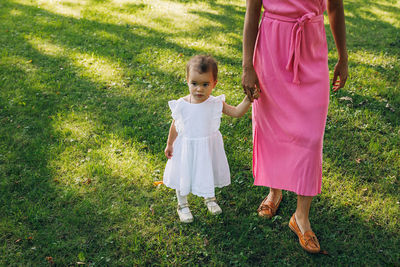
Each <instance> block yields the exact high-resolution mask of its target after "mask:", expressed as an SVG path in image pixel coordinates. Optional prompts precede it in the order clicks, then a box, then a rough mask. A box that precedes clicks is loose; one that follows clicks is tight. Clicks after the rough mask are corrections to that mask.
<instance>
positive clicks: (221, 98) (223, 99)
mask: <svg viewBox="0 0 400 267" xmlns="http://www.w3.org/2000/svg"><path fill="white" fill-rule="evenodd" d="M215 99H216V100H217V101H218V102H222V101H225V95H219V96H216V97H215Z"/></svg>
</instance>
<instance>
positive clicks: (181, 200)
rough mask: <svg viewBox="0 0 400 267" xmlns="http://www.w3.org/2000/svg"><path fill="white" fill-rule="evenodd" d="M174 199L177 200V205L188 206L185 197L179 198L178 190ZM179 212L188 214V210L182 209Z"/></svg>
mask: <svg viewBox="0 0 400 267" xmlns="http://www.w3.org/2000/svg"><path fill="white" fill-rule="evenodd" d="M176 198H177V199H178V205H183V204H188V200H187V195H186V196H181V192H180V191H179V190H176ZM181 211H182V212H183V213H188V212H190V209H189V208H183V209H182V210H181Z"/></svg>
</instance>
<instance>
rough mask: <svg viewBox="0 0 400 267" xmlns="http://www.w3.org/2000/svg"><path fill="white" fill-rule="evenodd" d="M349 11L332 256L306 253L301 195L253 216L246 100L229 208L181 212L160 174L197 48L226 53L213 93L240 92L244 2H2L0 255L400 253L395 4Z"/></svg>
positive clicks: (130, 261)
mask: <svg viewBox="0 0 400 267" xmlns="http://www.w3.org/2000/svg"><path fill="white" fill-rule="evenodd" d="M345 12H346V23H347V39H348V50H349V71H350V77H349V80H348V82H347V84H346V87H345V88H344V89H342V90H341V91H339V92H337V93H332V94H331V97H330V108H329V114H328V120H327V127H326V133H325V141H324V142H325V146H324V165H323V168H324V172H323V185H322V187H323V188H322V194H321V195H319V196H318V197H316V198H315V199H314V201H313V205H312V208H311V222H312V227H313V230H314V231H315V232H316V234H317V236H318V238H319V240H320V243H321V246H322V249H323V250H324V251H326V254H327V255H324V254H318V255H310V254H308V253H306V252H304V251H303V250H301V248H300V246H299V245H298V240H297V238H296V236H295V235H294V234H293V233H292V232H291V231H290V229H289V228H288V226H287V225H288V222H289V219H290V216H291V215H292V213H293V212H294V210H295V207H296V196H295V194H293V193H290V192H284V198H283V201H282V204H281V208H280V209H279V211H278V216H276V217H275V218H273V219H272V220H265V219H262V218H259V217H258V216H257V213H256V209H257V207H258V204H259V203H260V201H261V200H262V199H263V198H264V196H265V195H266V194H267V192H268V190H267V189H266V188H262V187H255V186H253V185H252V182H253V178H252V173H251V164H252V163H251V153H252V139H251V116H250V112H249V113H248V114H246V115H245V116H244V117H243V118H241V119H233V118H229V117H223V119H222V124H221V132H222V134H223V137H224V142H225V149H226V152H227V156H228V161H229V163H230V168H231V173H232V185H230V186H229V187H226V188H223V189H218V190H217V198H218V199H219V203H220V205H221V207H222V209H223V211H224V212H223V214H222V215H220V216H217V217H213V216H211V215H209V214H207V212H206V208H205V206H204V204H203V202H202V199H200V198H198V197H194V196H193V197H190V198H189V201H190V203H191V206H192V212H193V214H194V217H195V221H194V222H193V223H192V224H189V225H186V224H185V225H184V224H181V223H180V222H179V219H178V217H177V214H176V197H175V194H174V191H172V190H170V189H168V188H166V187H165V186H163V185H158V186H156V185H154V182H155V181H159V180H162V174H163V168H164V166H165V163H166V158H165V156H164V154H163V150H164V147H165V143H166V138H167V134H168V129H169V124H170V122H171V117H170V112H169V110H168V105H167V101H168V100H171V99H177V98H179V97H181V96H183V95H185V94H187V87H186V84H185V73H184V68H185V63H186V61H187V60H188V59H189V58H190V57H191V56H192V55H195V54H204V53H206V54H212V55H213V56H214V57H215V58H216V59H217V60H218V62H219V69H220V72H219V83H218V85H217V87H216V89H215V91H214V93H213V94H214V95H220V94H225V95H226V97H227V102H228V103H232V104H237V103H239V102H240V101H241V99H242V97H243V95H242V89H241V47H242V44H241V40H242V28H243V18H244V13H245V1H244V0H242V1H239V0H232V1H223V0H215V1H211V0H209V1H200V0H198V1H195V0H193V1H188V0H186V1H185V0H153V1H149V0H133V1H132V0H130V1H128V0H85V1H78V0H68V1H67V0H65V1H63V0H1V1H0V265H1V266H48V265H58V266H74V265H86V266H132V265H212V266H213V265H217V266H228V265H235V266H251V265H254V266H260V265H265V266H267V265H268V266H270V265H278V266H285V265H299V266H301V265H313V266H338V265H368V266H382V265H389V266H393V265H394V266H400V226H399V225H400V190H399V185H400V155H399V154H400V138H399V135H400V82H399V76H400V2H399V1H395V0H378V1H372V0H362V1H358V0H349V1H345ZM327 21H328V20H327V17H326V16H325V23H326V30H327V39H328V46H329V66H330V69H332V68H333V66H334V64H335V62H336V59H337V54H336V51H335V47H334V42H333V38H332V35H331V33H330V31H329V25H328V24H327Z"/></svg>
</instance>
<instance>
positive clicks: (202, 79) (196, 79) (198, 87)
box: [187, 70, 217, 103]
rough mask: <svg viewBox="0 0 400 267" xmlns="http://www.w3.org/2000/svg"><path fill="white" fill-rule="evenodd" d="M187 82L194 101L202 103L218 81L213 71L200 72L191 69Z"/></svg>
mask: <svg viewBox="0 0 400 267" xmlns="http://www.w3.org/2000/svg"><path fill="white" fill-rule="evenodd" d="M187 82H188V86H189V91H190V95H191V101H192V103H201V102H203V101H205V100H207V99H208V97H209V96H210V94H211V92H212V90H213V89H214V87H215V85H216V84H217V81H214V78H213V75H212V72H211V71H209V72H205V73H199V72H197V71H195V70H190V71H189V74H188V76H187Z"/></svg>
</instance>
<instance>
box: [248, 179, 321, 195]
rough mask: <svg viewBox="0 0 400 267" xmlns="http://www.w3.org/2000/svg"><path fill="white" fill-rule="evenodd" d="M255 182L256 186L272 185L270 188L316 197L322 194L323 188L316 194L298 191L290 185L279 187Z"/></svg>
mask: <svg viewBox="0 0 400 267" xmlns="http://www.w3.org/2000/svg"><path fill="white" fill-rule="evenodd" d="M253 184H254V185H255V186H264V187H270V188H271V187H273V188H275V189H280V190H285V191H290V192H293V193H295V194H297V195H300V196H306V197H315V196H318V195H319V194H321V190H319V191H318V193H316V194H309V193H300V192H297V191H296V190H295V189H293V188H289V187H285V186H280V187H277V186H271V185H267V184H261V183H256V182H254V183H253Z"/></svg>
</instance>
